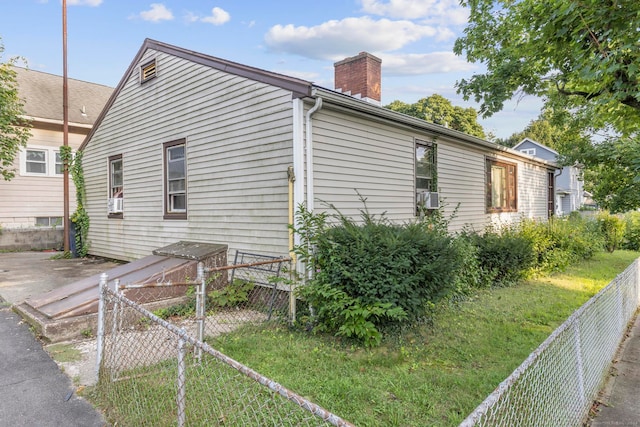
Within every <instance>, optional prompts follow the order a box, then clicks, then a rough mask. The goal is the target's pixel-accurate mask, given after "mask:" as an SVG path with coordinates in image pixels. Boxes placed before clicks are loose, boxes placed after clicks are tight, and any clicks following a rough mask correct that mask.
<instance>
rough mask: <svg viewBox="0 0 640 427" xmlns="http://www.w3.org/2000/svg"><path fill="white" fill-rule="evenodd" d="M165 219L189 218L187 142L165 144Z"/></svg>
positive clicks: (182, 140) (179, 141)
mask: <svg viewBox="0 0 640 427" xmlns="http://www.w3.org/2000/svg"><path fill="white" fill-rule="evenodd" d="M164 176H165V183H164V199H165V203H164V204H165V211H164V217H165V219H186V218H187V159H186V144H185V140H184V139H181V140H178V141H172V142H167V143H165V144H164Z"/></svg>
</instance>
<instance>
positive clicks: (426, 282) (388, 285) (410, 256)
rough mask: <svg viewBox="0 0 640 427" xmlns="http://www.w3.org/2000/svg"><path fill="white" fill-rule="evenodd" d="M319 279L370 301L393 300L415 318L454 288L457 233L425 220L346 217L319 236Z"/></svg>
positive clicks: (317, 276)
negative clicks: (453, 236)
mask: <svg viewBox="0 0 640 427" xmlns="http://www.w3.org/2000/svg"><path fill="white" fill-rule="evenodd" d="M315 249H316V256H317V265H316V267H317V271H316V272H315V278H316V280H318V281H320V282H322V283H326V284H329V285H331V286H334V287H335V288H337V289H340V290H343V291H345V292H346V293H347V294H348V295H350V296H352V297H354V298H356V299H358V300H359V301H361V302H362V303H363V304H364V305H371V304H374V303H383V304H384V303H391V305H392V307H401V308H402V309H403V310H405V312H406V313H407V316H408V317H409V318H411V319H415V318H417V317H419V316H420V315H422V314H423V313H424V306H425V303H426V302H427V301H432V302H433V301H436V300H438V299H439V298H441V297H442V296H443V295H445V294H446V293H448V292H449V290H450V289H452V287H453V283H454V280H455V273H456V271H457V268H458V261H459V260H458V254H457V253H456V250H455V247H454V245H453V244H452V239H451V237H449V236H447V235H445V234H443V233H440V232H437V231H433V230H430V229H429V228H428V227H425V226H424V225H423V224H420V223H417V224H406V225H402V226H400V225H392V224H387V223H385V222H365V223H364V224H362V225H359V224H355V223H354V222H351V221H350V220H348V219H346V218H342V223H341V224H340V225H339V226H335V227H331V228H329V229H327V230H326V232H325V233H324V234H323V235H322V236H321V237H320V238H319V239H318V242H317V246H316V248H315Z"/></svg>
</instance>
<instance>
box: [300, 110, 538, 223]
mask: <svg viewBox="0 0 640 427" xmlns="http://www.w3.org/2000/svg"><path fill="white" fill-rule="evenodd" d="M307 107H308V106H307ZM312 120H313V144H314V154H313V155H314V193H315V198H316V202H315V207H316V209H318V210H324V211H330V212H331V209H330V208H327V206H326V205H327V203H330V204H333V205H334V206H335V207H336V208H337V209H338V210H339V211H340V212H341V213H342V214H344V215H346V216H349V217H352V218H356V219H357V218H359V216H360V210H361V209H363V208H364V205H363V204H362V203H361V202H360V201H359V198H358V195H357V194H356V191H355V189H357V190H358V192H359V193H360V194H361V195H362V196H363V197H365V198H366V199H367V200H366V206H367V208H368V210H369V212H370V213H373V214H381V213H383V212H386V216H387V218H389V219H391V220H394V221H411V220H415V215H414V203H415V202H414V198H415V176H414V157H415V152H414V143H415V139H421V140H424V141H428V142H431V141H433V142H435V144H436V146H437V151H436V153H437V176H438V191H439V194H440V199H441V200H442V204H443V206H444V213H445V216H446V217H447V218H450V219H451V223H450V230H451V231H458V230H461V229H462V228H464V227H471V228H473V229H476V230H478V231H482V230H483V229H484V228H485V227H486V226H488V225H489V224H491V223H495V222H499V221H502V223H512V222H514V221H518V220H520V218H522V217H526V218H546V191H547V189H546V188H547V186H546V185H547V184H546V169H545V168H543V167H540V166H535V165H533V164H529V163H526V162H523V161H522V160H519V159H516V160H514V159H512V158H508V161H510V162H516V163H517V164H518V197H519V208H518V212H515V213H510V214H501V215H497V214H488V213H486V208H485V159H486V156H487V155H492V156H493V155H494V153H493V152H492V151H490V150H488V149H486V148H481V147H478V146H474V145H472V144H468V143H463V142H460V141H455V140H452V139H449V138H445V137H441V136H438V137H436V138H435V139H434V136H433V135H429V134H426V133H424V132H421V131H419V130H412V129H409V128H407V127H401V126H395V125H393V124H390V123H382V122H379V121H369V120H366V119H364V118H362V117H360V116H357V115H352V114H347V113H345V112H343V111H337V110H332V109H331V107H325V108H323V109H321V110H319V111H318V112H316V113H315V114H314V115H313V117H312ZM498 158H501V156H498ZM503 160H504V159H503ZM454 211H455V215H454Z"/></svg>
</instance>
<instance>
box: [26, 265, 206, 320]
mask: <svg viewBox="0 0 640 427" xmlns="http://www.w3.org/2000/svg"><path fill="white" fill-rule="evenodd" d="M196 264H197V262H196V261H193V260H188V259H181V258H171V257H166V256H158V255H150V256H148V257H145V258H141V259H139V260H136V261H133V262H130V263H128V264H123V265H120V266H118V267H115V268H113V269H111V270H107V271H105V273H107V275H108V276H109V283H112V282H113V281H114V280H115V279H119V280H120V283H121V284H148V283H153V282H159V281H169V280H173V281H174V282H184V279H185V277H195V276H196ZM101 274H102V273H101ZM101 274H96V275H95V276H91V277H87V278H86V279H82V280H79V281H77V282H74V283H70V284H68V285H66V286H62V287H60V288H57V289H54V290H52V291H50V292H47V293H44V294H41V295H37V296H35V297H32V298H28V299H27V300H25V304H26V305H28V306H29V307H31V308H32V309H34V310H37V311H38V312H40V313H42V314H43V315H45V316H46V317H47V318H49V319H64V318H68V317H74V316H82V315H85V314H90V313H95V312H97V310H98V297H99V284H100V275H101Z"/></svg>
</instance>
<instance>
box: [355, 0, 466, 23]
mask: <svg viewBox="0 0 640 427" xmlns="http://www.w3.org/2000/svg"><path fill="white" fill-rule="evenodd" d="M361 3H362V11H363V12H365V13H369V14H373V15H379V16H385V17H389V18H394V19H410V20H421V21H423V22H425V23H440V24H447V25H462V24H465V23H466V22H467V18H468V11H467V9H465V8H464V7H462V6H460V4H459V1H458V0H361Z"/></svg>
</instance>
